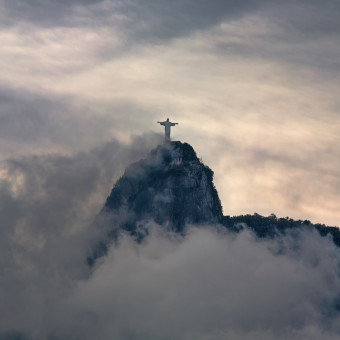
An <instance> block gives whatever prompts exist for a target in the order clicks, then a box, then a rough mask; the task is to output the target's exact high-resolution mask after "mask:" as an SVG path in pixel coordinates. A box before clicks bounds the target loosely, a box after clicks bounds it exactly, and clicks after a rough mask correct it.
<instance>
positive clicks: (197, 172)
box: [102, 142, 223, 234]
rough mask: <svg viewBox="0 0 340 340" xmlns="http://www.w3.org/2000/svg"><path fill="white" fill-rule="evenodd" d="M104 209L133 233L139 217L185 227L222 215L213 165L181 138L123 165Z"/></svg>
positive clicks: (179, 228) (217, 219)
mask: <svg viewBox="0 0 340 340" xmlns="http://www.w3.org/2000/svg"><path fill="white" fill-rule="evenodd" d="M102 214H115V215H116V216H118V215H119V216H120V217H121V221H119V224H120V227H121V228H123V229H125V230H127V231H129V232H130V233H131V234H136V233H138V230H139V229H140V224H141V223H142V222H143V221H150V220H152V221H155V222H156V223H157V224H160V225H163V226H164V227H165V228H168V229H171V230H173V231H175V232H183V231H184V230H185V226H186V225H187V224H190V223H194V224H203V223H217V222H220V221H221V220H222V217H223V215H222V207H221V203H220V200H219V197H218V194H217V191H216V189H215V186H214V184H213V171H212V170H211V169H210V168H209V167H207V166H206V165H204V164H203V163H202V162H201V161H200V160H199V159H198V158H197V156H196V153H195V151H194V149H193V148H192V147H191V146H190V145H189V144H187V143H181V142H171V143H166V144H164V145H161V146H158V147H157V148H156V149H154V150H152V151H151V152H150V154H149V155H148V157H147V158H146V159H143V160H141V161H139V162H137V163H134V164H132V165H131V166H130V167H129V168H127V169H126V171H125V173H124V175H123V176H122V177H121V178H120V179H119V180H118V182H117V183H116V184H115V186H114V188H113V189H112V192H111V194H110V196H109V197H108V198H107V201H106V203H105V207H104V209H103V211H102Z"/></svg>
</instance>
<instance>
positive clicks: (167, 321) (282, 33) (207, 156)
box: [0, 0, 340, 340]
mask: <svg viewBox="0 0 340 340" xmlns="http://www.w3.org/2000/svg"><path fill="white" fill-rule="evenodd" d="M339 14H340V2H339V1H338V0H330V1H319V0H318V1H317V0H299V1H297V0H286V1H278V0H271V1H269V0H244V1H235V0H210V1H203V0H195V1H192V0H173V1H164V0H158V1H151V0H138V1H137V0H121V1H118V0H117V1H113V0H104V1H101V0H72V1H66V0H59V1H55V0H0V46H1V49H0V225H1V228H0V315H1V317H0V339H1V340H10V339H18V338H21V339H38V340H40V339H42V340H43V339H49V338H50V339H51V338H53V339H85V340H87V339H89V340H90V339H94V338H100V339H103V340H106V339H118V340H127V339H129V340H130V339H147V340H152V339H160V338H162V339H179V340H189V339H190V340H191V339H198V340H212V339H214V340H219V339H221V340H222V339H226V338H227V339H230V340H240V339H242V340H247V339H264V340H270V339H279V340H281V339H282V340H284V339H293V340H301V339H302V340H304V339H306V340H307V339H308V340H314V339H315V340H319V339H325V340H333V339H334V340H335V339H339V334H340V328H339V325H340V322H339V312H338V311H336V310H337V308H338V309H339V291H340V275H339V268H340V254H339V249H338V248H336V247H335V245H334V244H333V242H332V240H331V239H330V238H327V237H324V238H322V237H320V235H318V234H317V233H316V232H313V231H311V230H309V231H308V230H305V229H302V230H299V231H293V232H288V233H287V234H286V235H285V236H283V237H282V238H280V239H276V240H270V239H262V240H259V239H257V238H256V237H255V236H254V235H253V234H252V233H251V232H250V231H247V230H244V231H243V232H240V233H239V234H229V233H228V232H226V230H219V229H218V228H216V226H214V227H212V226H205V227H203V226H200V227H198V226H191V227H190V228H189V229H188V233H187V235H186V236H185V237H182V236H179V235H174V234H171V233H167V232H166V231H164V229H162V228H161V227H159V226H157V225H155V224H154V223H153V222H152V221H150V222H149V227H150V230H151V231H150V236H149V237H148V239H147V240H146V241H145V242H144V243H141V244H136V243H134V242H132V240H131V239H130V238H129V237H127V236H122V238H121V242H120V243H119V244H117V245H116V246H111V247H110V249H109V253H108V255H107V256H105V257H103V258H102V259H100V260H99V261H98V262H97V263H96V265H95V266H94V267H93V268H90V267H89V266H88V265H87V264H86V261H85V259H86V256H88V255H89V254H91V251H92V250H93V244H97V242H98V240H100V239H101V238H102V237H103V231H100V230H98V229H96V228H94V226H93V221H94V218H95V216H96V215H97V214H98V212H99V211H100V210H101V209H102V207H103V205H104V202H105V199H106V197H107V196H108V195H109V194H110V192H111V190H112V186H113V184H114V183H115V181H117V179H118V178H119V177H120V176H121V175H122V174H123V172H124V169H125V168H126V167H127V166H129V165H130V164H131V163H132V162H134V161H138V160H139V159H141V158H143V157H146V155H147V153H148V152H149V151H150V150H151V149H152V148H154V147H156V146H157V145H158V144H160V143H162V140H163V130H162V127H161V126H159V125H158V124H157V123H156V122H157V121H160V120H165V119H166V118H167V117H169V118H170V119H171V120H172V121H174V122H178V123H179V125H177V126H176V127H175V128H173V130H172V138H173V139H174V140H180V141H182V142H187V143H190V144H191V145H192V146H193V148H194V149H195V150H196V152H197V154H198V157H200V158H201V159H202V160H203V162H204V163H205V164H206V165H208V166H209V167H210V168H211V169H212V170H213V171H214V172H215V176H214V182H215V185H216V188H217V190H218V193H219V195H220V198H221V201H222V205H223V209H224V214H225V215H239V214H246V213H250V214H252V213H254V212H257V213H259V214H262V215H269V214H271V213H274V214H276V215H277V216H278V217H286V216H289V217H291V218H295V219H303V220H305V219H309V220H311V221H312V222H315V223H316V222H320V223H325V224H328V225H337V226H340V209H339V208H340V194H339V192H340V190H339V189H340V177H339V176H338V171H337V170H338V168H339V165H340V157H339V152H340V151H339V150H340V137H339V134H338V133H337V132H338V131H337V130H338V126H339V122H340V114H339V110H340V102H339V95H338V94H339V90H340V81H339V70H340V68H339V61H340V34H339V33H340V21H339V20H338V18H339ZM25 336H26V337H25Z"/></svg>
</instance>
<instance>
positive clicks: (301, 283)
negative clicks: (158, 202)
mask: <svg viewBox="0 0 340 340" xmlns="http://www.w3.org/2000/svg"><path fill="white" fill-rule="evenodd" d="M339 260H340V257H339V250H338V249H336V248H335V246H334V245H333V244H332V242H331V241H330V240H328V239H322V238H321V237H320V236H319V235H318V234H317V233H313V232H310V231H307V230H305V231H303V232H302V233H297V234H295V235H293V234H292V235H287V236H286V237H284V238H283V239H280V240H276V241H270V240H266V241H257V240H256V239H255V238H254V236H253V235H252V234H250V233H249V232H242V233H240V234H238V235H236V236H235V235H229V234H228V233H225V232H224V231H217V230H216V229H215V228H214V227H212V226H210V227H206V228H198V227H192V229H191V230H190V232H189V234H188V235H187V236H186V237H185V238H181V237H178V236H176V235H169V234H165V233H164V231H162V230H160V229H158V227H155V228H154V231H153V233H152V234H151V236H150V237H149V239H148V240H147V241H146V243H144V244H136V243H134V242H133V241H132V240H131V239H129V238H128V237H126V238H123V239H122V240H121V243H120V245H119V246H117V247H112V248H111V251H110V253H109V255H108V257H107V258H105V259H104V261H102V262H101V263H100V264H98V266H97V267H96V268H95V271H94V272H93V274H92V276H91V277H89V278H88V279H85V280H82V281H79V282H76V283H75V284H74V285H73V286H72V287H71V288H70V289H69V290H68V291H67V294H65V295H64V296H61V297H60V299H57V300H54V301H52V304H49V310H45V313H44V316H43V317H42V319H41V320H40V321H38V322H36V323H33V324H31V325H30V327H28V328H27V329H26V332H28V333H29V334H39V336H40V337H44V336H47V335H51V334H53V335H54V336H56V337H57V338H60V339H68V338H82V339H93V338H94V337H99V338H101V339H112V338H115V339H129V338H131V339H134V338H139V339H159V338H160V337H161V338H164V339H173V338H176V339H192V338H193V337H194V338H197V339H225V338H226V337H227V338H228V339H233V340H234V339H251V338H252V337H254V336H255V337H256V338H261V339H287V338H291V339H320V338H323V339H327V340H328V339H336V337H337V336H339V334H340V329H339V326H338V325H339V314H338V312H337V310H336V308H335V305H336V303H337V300H338V298H339V288H340V279H339V272H338V265H339ZM49 294H51V291H50V292H49ZM17 325H18V324H17Z"/></svg>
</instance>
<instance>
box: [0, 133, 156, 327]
mask: <svg viewBox="0 0 340 340" xmlns="http://www.w3.org/2000/svg"><path fill="white" fill-rule="evenodd" d="M159 141H160V136H159V135H150V136H144V137H140V138H136V140H135V143H134V144H132V145H131V146H124V145H121V144H120V143H118V142H117V141H112V142H109V143H106V144H103V145H101V146H98V147H97V148H96V149H93V150H91V151H89V152H81V153H77V154H74V155H72V156H62V155H44V156H26V157H20V158H16V159H14V158H13V159H10V160H6V161H2V162H1V164H0V165H1V167H0V169H1V172H0V174H1V183H0V202H1V204H0V221H1V229H0V233H1V235H0V248H1V251H0V267H1V271H2V273H3V280H2V281H1V283H0V291H1V301H2V303H1V305H2V306H3V308H4V309H3V310H2V311H1V314H2V315H4V317H3V318H1V321H0V328H1V330H2V331H3V330H4V329H7V328H9V329H11V328H13V329H14V330H16V329H17V327H16V325H21V326H23V327H24V328H25V327H26V326H27V325H29V324H35V325H36V322H37V320H39V319H40V318H41V317H42V316H43V314H44V313H45V310H44V307H43V306H44V305H45V304H46V305H49V304H50V303H51V304H54V303H55V302H56V301H55V297H56V296H59V297H60V294H61V295H62V294H64V293H65V291H67V290H68V289H69V288H70V287H71V286H72V285H74V283H75V280H78V279H80V278H84V277H86V276H87V275H88V274H89V268H88V266H87V263H86V256H87V254H89V253H90V251H91V250H92V246H93V244H94V243H93V242H97V241H96V240H98V238H99V237H100V236H101V231H100V230H98V229H96V228H94V226H93V220H94V217H95V216H96V214H97V213H99V211H100V210H101V208H102V206H103V204H104V202H105V198H106V196H107V195H108V194H109V191H110V188H111V187H112V184H113V182H114V180H116V179H117V178H118V176H120V175H121V174H122V172H123V170H124V168H125V166H126V165H127V164H129V163H130V162H132V161H133V160H136V159H138V158H139V157H143V155H145V153H146V152H147V151H148V150H149V149H150V147H153V146H155V145H157V143H159ZM5 306H6V307H5ZM29 310H31V311H34V312H33V313H31V312H29V313H26V311H29ZM19 328H20V327H19Z"/></svg>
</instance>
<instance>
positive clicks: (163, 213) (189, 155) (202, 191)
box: [88, 141, 340, 265]
mask: <svg viewBox="0 0 340 340" xmlns="http://www.w3.org/2000/svg"><path fill="white" fill-rule="evenodd" d="M213 174H214V173H213V171H212V170H211V169H210V168H209V167H207V166H206V165H204V164H203V163H202V161H201V160H200V159H199V158H197V155H196V153H195V151H194V149H193V148H192V147H191V146H190V145H189V144H187V143H181V142H178V141H176V142H175V141H173V142H166V143H164V144H163V145H160V146H158V147H157V148H155V149H154V150H152V151H151V152H150V153H149V154H148V156H147V158H146V159H142V160H140V161H138V162H136V163H133V164H132V165H131V166H129V167H128V168H127V169H126V170H125V173H124V174H123V176H122V177H121V178H120V179H119V180H118V181H117V183H116V184H115V185H114V187H113V189H112V192H111V194H110V195H109V197H108V198H107V200H106V203H105V205H104V207H103V209H102V211H101V213H100V214H99V216H98V218H97V221H96V224H98V225H99V227H100V228H104V234H105V235H104V239H103V240H102V241H101V242H99V244H97V246H96V247H95V249H94V251H93V252H92V255H91V256H90V257H88V263H89V264H90V265H92V264H94V262H95V260H96V259H97V258H98V257H101V256H103V255H105V254H106V253H107V249H108V246H109V244H110V243H111V242H112V240H116V239H117V237H118V235H119V233H120V232H121V231H125V232H127V233H128V234H130V235H131V236H132V237H133V238H134V239H135V240H136V241H137V242H140V241H142V240H143V239H144V238H145V237H146V236H147V235H148V232H149V230H148V224H149V223H150V222H156V223H157V224H158V225H161V226H162V227H164V228H165V229H167V230H170V231H174V232H176V233H180V234H184V233H185V230H186V226H187V225H190V224H194V225H200V224H201V225H202V224H210V225H213V224H219V225H220V226H224V227H225V228H226V229H228V230H229V231H230V232H239V231H241V230H243V229H245V228H247V229H250V230H252V231H253V232H254V234H255V235H256V236H257V237H259V238H268V237H269V238H274V237H281V236H282V235H285V234H286V233H287V232H289V230H306V229H314V230H316V231H318V232H319V234H320V235H321V236H327V235H329V236H331V237H332V238H333V241H334V243H335V244H336V245H337V246H339V247H340V230H339V228H337V227H327V226H325V225H321V224H312V223H311V222H310V221H307V220H305V221H302V220H298V221H295V220H292V219H289V218H288V217H287V218H276V216H275V215H274V214H271V215H270V216H268V217H263V216H261V215H259V214H256V213H255V214H254V215H241V216H234V217H230V216H223V214H222V206H221V202H220V199H219V197H218V193H217V191H216V188H215V186H214V183H213Z"/></svg>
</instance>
